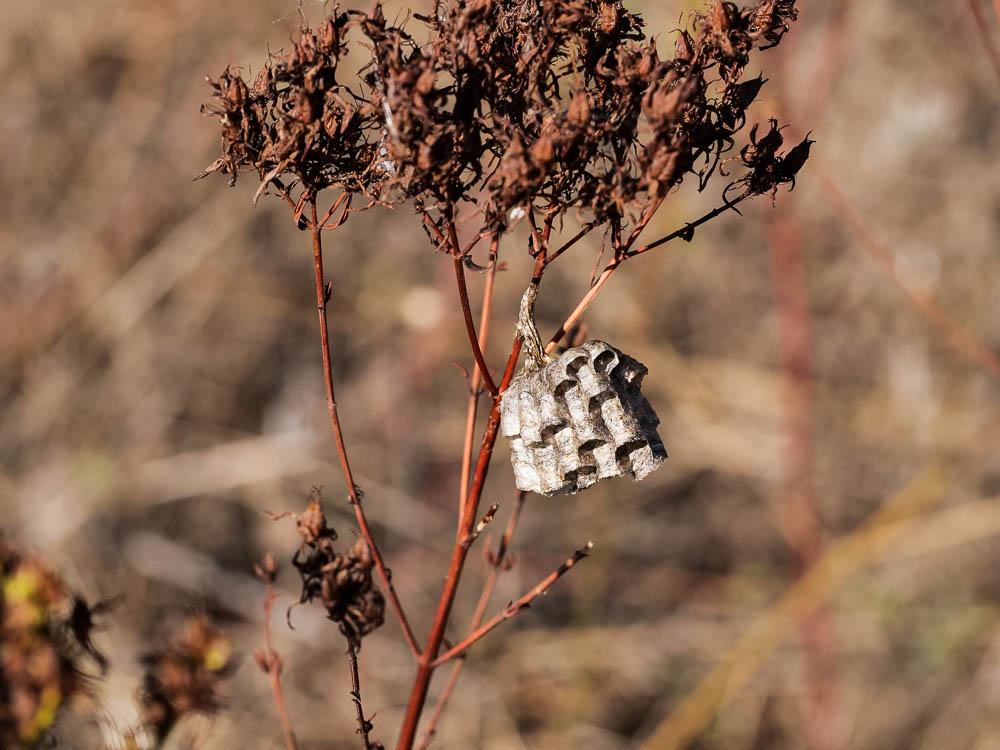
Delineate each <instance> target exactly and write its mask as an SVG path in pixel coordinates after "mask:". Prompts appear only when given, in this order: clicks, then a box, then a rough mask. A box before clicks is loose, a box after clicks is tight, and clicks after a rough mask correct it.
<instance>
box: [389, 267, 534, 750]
mask: <svg viewBox="0 0 1000 750" xmlns="http://www.w3.org/2000/svg"><path fill="white" fill-rule="evenodd" d="M544 270H545V253H544V252H542V253H538V255H537V256H536V257H535V268H534V272H533V274H532V278H531V283H532V284H534V285H536V286H537V285H538V284H539V283H541V279H542V274H543V273H544ZM521 347H522V341H521V338H520V336H516V337H515V338H514V343H513V345H512V346H511V350H510V355H509V356H508V357H507V364H506V366H505V368H504V373H503V377H502V378H501V381H500V385H499V387H498V394H497V395H496V396H494V397H493V403H492V404H491V406H490V412H489V417H488V418H487V421H486V429H485V431H484V433H483V442H482V445H481V446H480V449H479V455H478V457H477V459H476V468H475V472H474V473H473V476H472V483H471V485H470V487H469V495H468V499H467V501H466V503H465V506H464V507H463V509H462V517H461V520H460V522H459V527H458V536H457V539H456V543H455V548H454V549H453V550H452V555H451V561H450V562H449V564H448V573H447V575H446V576H445V582H444V586H443V588H442V590H441V596H440V597H439V599H438V605H437V609H436V611H435V613H434V622H433V624H432V625H431V630H430V634H429V635H428V637H427V645H426V647H425V648H424V650H423V652H422V653H421V654H420V656H419V657H418V667H417V674H416V676H415V677H414V680H413V687H412V689H411V690H410V697H409V700H408V701H407V704H406V711H405V713H404V715H403V725H402V728H401V729H400V731H399V739H398V741H397V743H396V750H411V748H412V747H413V743H414V741H415V740H416V737H417V729H418V727H419V724H420V716H421V714H422V713H423V710H424V704H425V703H426V701H427V691H428V689H429V688H430V684H431V677H432V676H433V674H434V669H435V667H434V660H435V659H436V658H437V655H438V651H439V650H440V649H441V644H442V642H443V641H444V636H445V630H446V628H447V626H448V620H449V618H450V617H451V609H452V606H453V605H454V603H455V596H456V595H457V593H458V584H459V582H460V580H461V578H462V570H463V568H464V567H465V561H466V558H467V557H468V554H469V547H470V545H471V539H472V532H473V529H474V527H475V524H476V512H477V510H478V508H479V501H480V499H481V497H482V494H483V488H484V487H485V485H486V476H487V474H488V473H489V469H490V462H491V461H492V459H493V448H494V446H495V445H496V441H497V437H498V435H499V434H500V394H502V393H503V391H504V390H505V389H506V388H507V386H508V385H510V381H511V379H512V378H513V377H514V370H515V368H516V367H517V360H518V358H519V357H520V356H521Z"/></svg>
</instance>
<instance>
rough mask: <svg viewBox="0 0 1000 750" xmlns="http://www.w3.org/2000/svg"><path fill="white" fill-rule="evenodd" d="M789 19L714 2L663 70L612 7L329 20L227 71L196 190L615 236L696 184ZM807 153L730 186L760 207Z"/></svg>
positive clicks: (524, 6)
mask: <svg viewBox="0 0 1000 750" xmlns="http://www.w3.org/2000/svg"><path fill="white" fill-rule="evenodd" d="M797 13H798V11H797V10H796V8H795V3H794V2H793V0H758V1H757V2H755V3H753V4H752V5H750V6H749V7H747V8H744V9H740V8H739V7H738V6H737V5H735V4H734V3H732V2H723V1H722V0H715V1H714V2H712V3H711V4H710V5H709V6H708V8H707V9H706V10H705V11H704V12H702V13H696V14H694V15H693V16H692V20H691V23H690V26H689V27H688V28H686V29H684V30H681V31H680V32H679V33H678V36H677V39H676V45H675V51H674V56H673V58H672V59H669V60H660V58H659V56H658V54H657V51H656V46H655V43H654V41H653V39H652V38H650V37H647V36H646V34H645V33H644V31H643V26H644V22H643V19H642V18H641V16H640V15H639V14H637V13H633V12H630V11H629V10H627V9H626V8H625V6H624V4H623V3H622V1H621V0H453V1H452V2H449V3H440V4H438V5H437V6H436V13H435V14H434V15H433V16H430V17H425V16H420V15H414V16H412V18H414V19H416V21H417V22H419V23H420V24H422V25H423V27H424V28H423V29H405V28H403V27H402V26H399V25H395V24H393V23H390V22H389V21H388V20H387V19H386V17H385V15H384V13H383V12H382V8H381V6H380V5H378V4H376V6H375V8H374V9H373V10H372V11H371V13H369V14H367V15H365V14H362V13H360V12H342V11H340V10H339V9H337V8H335V9H334V11H333V12H332V13H331V14H330V16H329V17H328V18H327V20H326V21H325V22H324V23H323V24H322V25H321V27H320V28H319V29H311V28H309V27H303V28H302V29H301V32H300V34H299V36H298V38H297V39H296V41H295V42H294V44H293V47H292V49H291V50H290V51H288V52H286V53H283V54H278V55H272V56H271V58H270V59H269V61H268V63H267V65H266V67H265V68H263V69H262V70H261V71H260V72H259V73H258V74H257V76H256V79H255V81H254V82H253V83H252V84H251V85H248V84H247V83H246V82H245V81H244V80H243V78H242V77H241V76H240V74H239V73H238V72H235V71H233V70H232V69H227V70H226V71H224V72H223V74H222V76H220V77H219V78H218V79H215V80H212V79H210V81H209V82H210V84H211V86H212V89H213V93H214V98H215V103H214V104H213V105H211V106H208V107H206V108H204V111H205V112H207V113H209V114H212V115H215V116H217V117H218V118H219V119H220V122H221V123H222V141H223V154H222V156H221V157H220V158H219V159H218V160H217V161H216V162H215V163H213V164H212V165H211V166H210V167H209V168H208V169H207V170H206V172H205V174H208V173H210V172H214V171H219V172H223V173H225V174H228V175H229V176H230V179H231V181H234V180H235V178H236V175H237V173H238V172H239V171H240V170H241V169H245V168H253V169H255V170H256V171H257V173H258V176H259V177H260V179H261V180H262V185H261V189H260V190H259V191H258V193H260V192H261V191H263V190H264V188H266V187H267V186H268V185H269V184H273V185H275V186H276V187H277V188H278V190H279V192H282V193H283V194H284V195H285V197H286V199H287V200H288V201H289V202H290V203H292V205H294V206H295V208H296V214H297V216H298V217H300V216H301V213H302V210H303V208H304V206H305V205H306V204H307V203H308V202H309V201H310V200H312V199H314V198H315V195H316V193H318V192H319V191H320V190H322V189H324V188H327V187H338V188H341V189H343V190H344V191H346V192H347V193H348V194H351V195H353V194H362V195H364V196H365V197H366V199H367V205H372V204H374V203H385V202H392V201H395V200H397V199H399V198H410V199H413V201H414V204H415V206H416V207H417V209H418V210H420V211H426V210H430V209H435V208H436V209H438V210H439V211H440V212H441V215H442V217H445V218H447V217H451V216H453V215H454V212H455V210H456V207H457V206H458V204H460V203H463V202H465V203H471V204H473V205H474V206H475V208H476V210H478V211H479V212H480V213H481V214H482V215H483V216H484V217H485V219H486V222H485V223H486V224H487V225H488V226H490V227H492V228H493V229H494V230H499V229H501V228H502V227H503V226H504V225H506V224H507V222H509V221H510V220H511V218H510V217H511V216H512V215H514V214H515V213H516V212H517V211H521V212H522V213H523V207H525V206H533V207H535V208H537V209H538V210H540V211H542V212H545V213H549V214H560V213H565V212H566V211H568V210H571V209H572V210H580V211H583V212H585V213H589V214H590V217H591V221H593V222H594V223H595V225H600V224H605V223H608V224H609V225H610V226H611V228H612V230H614V231H618V230H620V229H621V227H622V226H623V225H624V224H626V223H628V222H629V221H630V220H631V221H636V220H638V217H640V216H641V215H643V213H644V212H646V211H647V210H649V209H650V208H652V207H655V206H656V205H657V204H658V202H659V201H661V200H662V199H663V197H664V196H665V195H666V194H667V192H668V191H669V190H670V189H671V188H673V187H675V186H676V185H677V184H679V183H680V182H681V180H683V178H684V176H685V175H687V174H694V175H695V176H696V177H697V179H698V182H699V188H702V189H703V188H704V187H705V186H706V185H707V183H708V180H709V179H710V177H711V176H712V175H713V174H715V172H716V171H717V168H718V166H719V164H720V163H721V161H722V158H723V155H724V154H725V153H726V152H728V151H730V150H731V149H732V148H733V147H734V143H735V137H736V135H737V133H738V132H739V131H740V130H741V129H742V128H743V127H744V125H745V123H746V112H747V109H748V107H749V106H750V105H751V104H752V103H753V101H754V100H755V99H756V97H757V95H758V93H759V92H760V90H761V87H762V86H763V84H764V82H765V81H764V79H763V78H762V77H759V76H758V77H757V78H754V79H750V80H747V81H743V80H742V77H743V72H744V70H745V68H746V66H747V65H748V63H749V61H750V54H751V52H752V51H753V50H754V49H755V48H758V49H767V48H769V47H773V46H774V45H776V44H777V43H778V42H780V40H781V38H782V37H783V36H784V34H785V33H786V32H787V31H788V29H789V24H790V23H791V22H792V21H794V20H795V18H796V16H797ZM355 29H356V30H357V32H358V33H360V34H363V35H364V36H365V37H367V42H368V44H369V45H370V47H371V60H370V62H369V64H368V65H367V66H366V67H365V68H364V69H363V70H362V71H361V75H360V78H359V79H358V80H357V81H356V82H355V83H354V84H352V86H348V85H346V84H345V83H344V82H343V79H344V76H342V75H339V66H340V65H341V63H342V60H343V57H344V53H345V51H346V49H347V38H348V36H349V35H350V34H351V32H353V31H354V30H355ZM420 40H423V41H420ZM807 155H808V148H807V147H806V146H803V147H802V148H800V149H799V151H798V152H797V153H796V155H795V158H794V159H792V160H789V161H787V162H784V163H782V162H775V160H774V159H772V160H771V162H770V164H768V165H763V164H755V165H749V164H746V160H743V163H744V164H746V166H747V167H748V169H749V172H748V173H747V174H746V175H745V176H743V177H741V178H738V179H737V180H735V181H733V182H732V183H731V184H730V187H731V188H732V187H741V188H743V189H744V190H746V191H748V194H760V193H765V192H773V191H774V190H775V189H776V188H777V186H778V185H780V184H785V183H794V179H793V178H794V172H795V171H797V169H793V167H794V166H796V164H797V166H798V167H801V162H804V160H805V157H806V156H807ZM774 156H776V155H775V154H772V157H774ZM284 175H288V176H290V179H291V182H290V183H289V184H285V182H283V179H284V177H283V176H284ZM296 185H298V186H300V187H301V193H300V194H299V195H298V197H297V198H296V199H294V200H293V198H292V196H291V191H292V188H293V187H295V186H296Z"/></svg>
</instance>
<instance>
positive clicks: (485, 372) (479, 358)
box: [447, 219, 499, 397]
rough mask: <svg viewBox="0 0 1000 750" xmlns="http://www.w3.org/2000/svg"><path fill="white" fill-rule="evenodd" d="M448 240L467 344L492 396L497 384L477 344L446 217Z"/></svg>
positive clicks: (459, 254) (459, 257) (460, 265)
mask: <svg viewBox="0 0 1000 750" xmlns="http://www.w3.org/2000/svg"><path fill="white" fill-rule="evenodd" d="M447 224H448V241H449V243H450V244H451V252H452V256H451V260H452V263H453V264H454V267H455V283H456V285H457V286H458V300H459V302H460V303H461V305H462V317H463V318H464V319H465V330H466V332H467V333H468V334H469V345H470V346H471V347H472V355H473V356H474V357H475V358H476V367H477V372H478V373H479V374H480V376H481V377H482V379H483V384H484V385H485V386H486V390H488V391H489V392H490V393H491V394H492V395H493V396H494V397H495V396H496V395H497V394H498V393H499V391H498V390H497V384H496V383H494V382H493V377H492V376H491V375H490V368H489V365H487V364H486V357H485V356H483V349H482V347H481V346H480V345H479V336H478V335H477V334H476V324H475V323H474V322H473V321H472V307H471V305H470V304H469V288H468V286H467V285H466V283H465V264H464V261H463V260H462V248H461V247H460V246H459V244H458V234H457V232H456V231H455V222H454V221H453V220H452V219H448V222H447Z"/></svg>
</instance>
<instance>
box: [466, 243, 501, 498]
mask: <svg viewBox="0 0 1000 750" xmlns="http://www.w3.org/2000/svg"><path fill="white" fill-rule="evenodd" d="M499 245H500V239H499V237H494V238H493V242H492V244H491V246H490V265H489V268H488V269H487V271H486V283H485V285H484V286H483V306H482V311H481V312H480V314H479V349H480V351H481V352H483V356H485V355H486V342H487V339H488V336H489V331H490V317H491V314H492V308H493V281H494V278H495V276H496V263H497V250H498V248H499ZM481 385H482V372H481V371H480V369H479V367H478V365H477V366H476V367H475V369H474V370H473V372H472V376H471V378H470V379H469V403H468V406H467V407H466V411H465V438H464V440H463V442H462V472H461V479H460V484H459V490H458V517H459V518H461V517H462V510H463V508H465V501H466V500H467V499H468V497H469V475H470V474H471V472H472V450H473V443H474V442H475V438H476V418H477V417H478V416H479V398H480V396H482V388H481V387H480V386H481Z"/></svg>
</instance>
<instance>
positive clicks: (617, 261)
mask: <svg viewBox="0 0 1000 750" xmlns="http://www.w3.org/2000/svg"><path fill="white" fill-rule="evenodd" d="M749 197H750V194H749V193H742V194H740V195H739V196H738V197H737V198H736V199H735V200H732V201H726V202H725V203H724V204H723V205H721V206H719V207H718V208H713V209H712V210H711V211H709V212H708V213H707V214H705V215H704V216H702V217H700V218H698V219H695V220H694V221H692V222H688V223H687V224H685V225H684V226H683V227H681V228H680V229H675V230H674V231H673V232H671V233H670V234H667V235H664V236H663V237H660V238H659V239H658V240H654V241H653V242H650V243H648V244H646V245H643V246H642V247H639V248H636V249H635V250H628V249H626V250H625V252H624V253H623V254H621V255H618V256H616V257H615V258H614V260H612V261H611V262H610V263H608V264H607V265H606V266H605V267H604V270H603V271H601V275H600V276H598V277H597V279H596V280H595V281H594V283H593V284H592V285H591V286H590V289H588V290H587V293H586V294H584V295H583V297H582V298H581V299H580V301H579V302H578V303H577V304H576V307H574V308H573V311H572V312H571V313H570V314H569V317H567V318H566V320H565V322H564V323H563V324H562V325H561V326H560V327H559V330H558V331H556V332H555V334H554V335H553V336H552V338H551V339H549V343H548V344H547V345H546V346H545V351H546V352H549V353H551V352H552V351H554V350H555V348H556V345H557V344H558V343H559V342H560V341H562V339H563V336H565V335H566V332H567V331H569V330H570V329H571V328H572V327H573V326H574V325H576V324H577V322H579V320H580V318H582V317H583V314H584V313H585V312H586V311H587V308H588V307H590V305H591V304H592V303H593V301H594V299H595V298H596V297H597V294H598V292H600V291H601V288H602V287H603V286H604V285H605V284H607V283H608V281H609V280H610V279H611V277H612V275H614V273H615V271H616V270H618V267H619V266H621V264H622V263H624V262H625V261H626V260H627V259H629V258H631V257H633V256H636V255H642V254H643V253H646V252H648V251H650V250H653V249H655V248H657V247H660V246H661V245H665V244H667V243H668V242H670V241H672V240H676V239H677V238H679V237H682V238H685V239H687V240H690V239H691V237H692V236H693V235H694V230H695V229H696V228H697V227H700V226H701V225H702V224H704V223H706V222H708V221H711V220H712V219H714V218H715V217H716V216H719V215H720V214H724V213H725V212H726V211H729V210H734V211H735V210H736V208H735V207H736V206H737V205H738V204H740V203H742V202H743V201H744V200H746V199H747V198H749ZM633 234H635V232H633ZM636 236H638V235H636ZM629 245H630V243H629V242H626V243H625V244H624V247H625V248H628V247H629Z"/></svg>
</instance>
